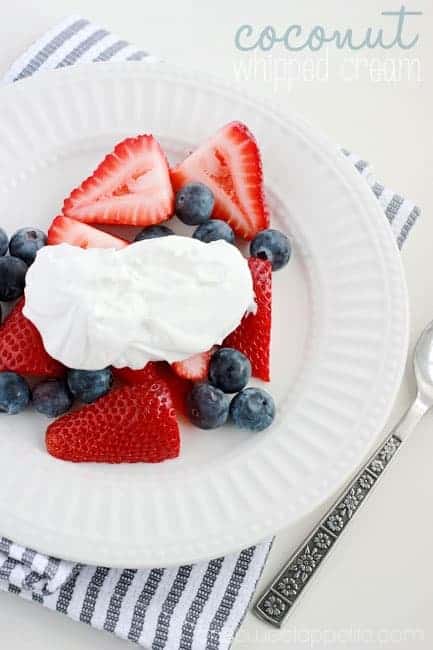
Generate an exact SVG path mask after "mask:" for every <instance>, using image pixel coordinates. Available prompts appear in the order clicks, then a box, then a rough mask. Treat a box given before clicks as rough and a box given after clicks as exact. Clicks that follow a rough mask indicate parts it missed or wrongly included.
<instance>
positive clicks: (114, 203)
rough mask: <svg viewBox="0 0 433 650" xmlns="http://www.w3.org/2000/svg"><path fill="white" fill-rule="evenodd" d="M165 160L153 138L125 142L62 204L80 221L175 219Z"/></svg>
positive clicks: (134, 223) (139, 222) (144, 223)
mask: <svg viewBox="0 0 433 650" xmlns="http://www.w3.org/2000/svg"><path fill="white" fill-rule="evenodd" d="M173 210H174V195H173V189H172V187H171V183H170V174H169V171H168V165H167V160H166V158H165V155H164V153H163V151H162V149H161V147H160V146H159V144H158V142H157V141H156V140H155V138H154V137H153V136H152V135H139V136H137V137H136V138H126V140H123V142H120V143H119V144H118V145H116V147H115V148H114V151H113V152H112V153H110V154H108V156H106V158H105V159H104V160H103V161H102V162H101V164H100V165H99V167H98V168H97V169H96V170H95V171H94V172H93V174H92V175H91V176H89V178H87V179H86V180H85V181H84V182H83V183H82V185H81V186H80V187H79V188H77V189H76V190H74V191H73V192H72V193H71V195H70V196H69V198H67V199H66V200H65V202H64V204H63V214H64V215H66V216H67V217H71V218H72V219H77V220H78V221H84V222H86V223H101V224H110V223H111V224H124V225H131V226H151V225H152V224H156V223H160V222H161V221H165V220H166V219H168V218H169V217H171V215H172V214H173Z"/></svg>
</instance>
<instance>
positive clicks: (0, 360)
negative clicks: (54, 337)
mask: <svg viewBox="0 0 433 650" xmlns="http://www.w3.org/2000/svg"><path fill="white" fill-rule="evenodd" d="M23 307H24V298H21V299H20V300H19V302H17V304H16V305H15V307H14V309H13V310H12V311H11V313H10V314H9V316H8V317H7V318H6V320H5V322H4V323H3V325H2V326H1V328H0V371H3V370H10V371H12V372H18V373H20V374H22V375H30V376H33V377H61V376H62V375H63V374H64V372H65V368H64V366H62V365H61V364H60V363H59V362H58V361H56V360H55V359H52V358H51V357H50V356H49V354H48V353H47V352H46V351H45V348H44V346H43V343H42V339H41V335H40V334H39V332H38V330H37V329H36V327H35V326H34V325H33V323H31V322H30V321H29V320H28V319H27V318H26V317H25V316H24V315H23Z"/></svg>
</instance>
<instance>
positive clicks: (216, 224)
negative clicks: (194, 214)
mask: <svg viewBox="0 0 433 650" xmlns="http://www.w3.org/2000/svg"><path fill="white" fill-rule="evenodd" d="M192 236H193V237H194V239H199V240H200V241H204V242H206V244H209V243H210V242H211V241H218V239H223V240H224V241H226V242H228V243H229V244H234V243H235V233H234V232H233V230H232V229H231V228H230V226H229V224H228V223H226V222H225V221H221V219H209V220H208V221H205V223H202V224H200V225H199V226H198V227H197V228H196V229H195V230H194V232H193V235H192Z"/></svg>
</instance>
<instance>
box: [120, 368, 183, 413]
mask: <svg viewBox="0 0 433 650" xmlns="http://www.w3.org/2000/svg"><path fill="white" fill-rule="evenodd" d="M113 374H114V376H115V377H116V378H117V379H119V380H120V381H123V382H124V383H125V384H130V385H132V386H134V385H136V384H148V383H157V382H159V381H164V382H165V383H166V384H167V386H168V388H169V390H170V395H171V399H172V400H173V406H174V408H175V410H176V413H178V414H180V415H186V413H187V410H186V398H187V395H188V393H189V391H190V390H191V382H190V381H189V380H188V379H184V378H183V377H179V375H177V374H176V373H175V372H174V370H173V369H172V368H171V366H170V364H169V363H167V362H166V361H149V363H148V364H146V366H145V367H144V368H143V369H142V370H131V368H113Z"/></svg>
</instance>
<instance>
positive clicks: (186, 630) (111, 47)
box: [0, 17, 420, 650]
mask: <svg viewBox="0 0 433 650" xmlns="http://www.w3.org/2000/svg"><path fill="white" fill-rule="evenodd" d="M152 60H155V59H154V58H153V57H151V56H150V55H149V54H148V53H147V52H146V51H145V50H142V49H138V48H136V47H134V46H133V45H131V44H129V43H128V42H127V41H125V40H123V39H121V38H118V37H117V36H115V35H114V34H112V33H110V32H109V31H107V30H106V29H103V28H102V27H98V26H97V25H95V24H93V23H91V22H90V21H88V20H86V19H84V18H80V17H71V18H68V19H67V20H65V21H63V22H62V23H61V24H60V25H57V26H56V27H54V29H52V30H50V31H49V32H48V33H47V34H45V35H44V36H43V37H42V38H41V39H40V40H39V41H38V42H37V43H35V44H34V45H32V47H30V49H29V50H27V52H25V53H24V54H23V55H22V56H21V57H20V58H19V59H18V60H17V61H16V62H15V63H14V64H13V65H12V66H11V68H10V69H9V71H8V72H7V74H6V75H5V77H4V81H5V82H12V81H17V80H19V79H24V78H25V77H28V76H30V75H32V74H33V73H35V72H37V71H38V70H47V69H50V68H60V67H63V66H68V65H73V64H77V63H80V64H81V63H91V62H103V61H147V62H149V61H152ZM343 154H344V155H345V156H347V159H348V161H349V163H350V164H353V165H354V166H355V167H356V168H357V169H358V170H359V172H360V173H361V174H362V175H363V176H364V178H365V180H366V182H367V183H368V184H369V185H370V186H371V188H372V191H373V192H374V194H375V195H376V197H377V199H378V201H379V203H380V205H381V206H382V207H383V210H384V213H385V215H386V217H387V219H388V221H389V223H390V225H391V228H392V231H393V234H394V236H395V238H396V241H397V244H398V246H399V248H401V246H402V245H403V243H404V241H405V239H406V237H407V235H408V233H409V231H410V229H411V227H412V226H413V224H414V223H415V221H416V219H417V217H418V215H419V212H420V211H419V208H417V207H416V206H415V205H414V204H413V203H412V202H411V201H408V200H407V199H405V198H403V197H402V196H400V195H399V194H396V193H395V192H393V191H392V190H390V189H388V188H385V187H384V186H383V185H381V184H380V183H379V182H377V180H376V179H375V177H374V176H373V174H372V172H371V168H370V166H369V165H368V163H367V162H365V161H364V160H362V159H360V158H359V157H358V156H355V155H354V154H350V153H349V152H348V151H345V150H343ZM0 527H1V522H0ZM270 546H271V541H267V542H264V543H262V544H258V545H257V546H252V547H251V548H248V549H245V550H243V551H241V552H239V553H234V554H232V555H228V556H226V557H223V558H217V559H215V560H212V561H211V562H201V563H199V564H195V565H193V566H191V565H187V566H181V567H176V568H169V569H145V570H135V569H124V570H121V569H108V568H106V567H96V566H83V565H79V564H73V563H71V562H66V561H64V560H61V559H57V558H53V557H47V556H46V555H42V554H41V553H37V552H36V551H34V550H32V549H28V548H23V547H22V546H20V545H18V544H15V543H14V542H12V541H10V540H8V539H6V538H4V537H0V589H2V590H4V591H9V592H12V593H15V594H17V595H19V596H21V597H22V598H25V599H27V600H33V601H35V602H37V603H40V604H41V605H44V607H48V608H49V609H52V610H55V611H58V612H61V613H62V614H66V615H67V616H69V617H70V618H72V619H74V620H76V621H81V622H82V623H87V624H88V625H92V626H93V627H95V628H97V629H100V630H106V631H107V632H111V633H113V634H116V635H117V636H119V637H121V638H122V639H130V640H131V641H135V642H137V643H139V644H140V645H142V646H143V647H145V648H150V649H152V650H163V648H166V649H167V650H175V649H179V650H225V649H226V648H229V646H230V645H231V642H232V641H233V638H234V635H235V634H236V631H237V629H238V628H239V626H240V624H241V622H242V620H243V617H244V615H245V612H246V610H247V607H248V605H249V603H250V601H251V598H252V595H253V594H254V590H255V587H256V584H257V581H258V579H259V577H260V575H261V572H262V569H263V566H264V564H265V561H266V558H267V555H268V552H269V549H270Z"/></svg>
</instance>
